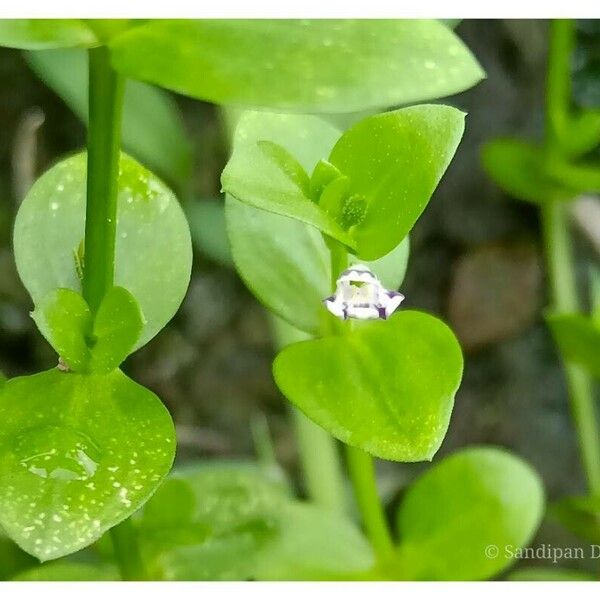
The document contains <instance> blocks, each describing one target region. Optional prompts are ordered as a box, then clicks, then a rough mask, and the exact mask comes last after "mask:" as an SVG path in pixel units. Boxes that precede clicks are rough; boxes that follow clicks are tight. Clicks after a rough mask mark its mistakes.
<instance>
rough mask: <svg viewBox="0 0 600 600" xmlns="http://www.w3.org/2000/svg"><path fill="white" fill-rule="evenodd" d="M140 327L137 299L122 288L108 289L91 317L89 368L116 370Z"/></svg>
mask: <svg viewBox="0 0 600 600" xmlns="http://www.w3.org/2000/svg"><path fill="white" fill-rule="evenodd" d="M143 327H144V317H143V315H142V313H141V311H140V305H139V304H138V302H137V300H136V299H135V298H134V297H133V296H132V295H131V294H130V293H129V292H128V291H127V290H126V289H125V288H122V287H113V288H111V289H110V290H109V291H108V292H107V293H106V295H105V296H104V298H103V299H102V302H101V303H100V307H99V308H98V312H97V313H96V317H95V319H94V327H93V329H92V339H93V345H92V356H91V363H90V370H91V371H92V372H93V373H110V372H111V371H113V370H114V369H116V368H117V367H118V366H119V365H120V364H121V363H122V362H123V361H124V360H125V359H126V358H127V356H128V355H129V353H130V352H131V351H132V350H133V348H134V347H135V343H136V342H137V340H138V339H139V337H140V334H141V332H142V329H143Z"/></svg>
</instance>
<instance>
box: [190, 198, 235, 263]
mask: <svg viewBox="0 0 600 600" xmlns="http://www.w3.org/2000/svg"><path fill="white" fill-rule="evenodd" d="M185 212H186V216H187V219H188V222H189V224H190V231H191V234H192V242H193V243H194V246H195V247H196V248H197V249H198V250H199V251H200V252H201V253H202V254H204V256H206V257H207V258H210V259H211V260H214V261H215V262H216V263H218V264H220V265H222V266H224V267H228V268H232V267H233V258H232V256H231V249H230V247H229V239H228V238H227V227H226V224H225V203H224V202H223V201H222V200H216V199H214V200H213V199H207V200H195V201H192V202H188V203H187V204H186V205H185Z"/></svg>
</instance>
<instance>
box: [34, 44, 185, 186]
mask: <svg viewBox="0 0 600 600" xmlns="http://www.w3.org/2000/svg"><path fill="white" fill-rule="evenodd" d="M25 58H26V60H27V63H28V64H29V66H30V67H31V68H32V69H33V71H34V72H35V73H36V75H38V77H40V79H41V80H42V81H43V82H44V83H45V84H46V85H47V86H49V87H50V88H52V89H53V90H54V91H55V92H56V93H57V94H58V95H59V96H60V97H61V98H62V99H63V100H64V101H65V103H66V104H67V105H68V106H69V107H70V108H71V110H72V111H73V112H74V113H75V114H76V115H77V116H78V117H79V118H80V119H81V120H82V121H84V122H85V123H87V120H88V62H87V52H86V51H85V50H79V49H61V50H52V51H47V52H27V53H25ZM122 136H123V147H124V148H125V150H126V151H127V152H130V153H131V154H132V155H133V157H134V158H136V159H137V160H139V161H140V162H141V163H143V164H144V165H145V166H146V167H148V168H149V169H150V170H151V171H153V172H155V173H157V174H158V175H160V176H161V177H164V178H165V179H166V180H167V181H169V182H171V183H172V184H178V185H182V183H183V182H184V181H185V180H186V179H187V178H188V176H189V174H190V171H191V166H192V149H191V144H190V142H189V140H188V138H187V135H186V132H185V130H184V128H183V123H182V120H181V116H180V115H179V111H178V109H177V106H176V104H175V102H174V101H173V99H172V98H171V97H170V96H169V95H167V94H166V93H165V92H163V91H162V90H159V89H156V88H154V87H152V86H149V85H146V84H144V83H141V82H139V81H131V80H128V81H127V82H126V86H125V99H124V105H123V132H122Z"/></svg>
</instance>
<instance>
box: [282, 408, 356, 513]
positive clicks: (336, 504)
mask: <svg viewBox="0 0 600 600" xmlns="http://www.w3.org/2000/svg"><path fill="white" fill-rule="evenodd" d="M292 418H293V421H294V427H295V429H296V437H297V439H298V447H299V449H300V460H301V462H302V470H303V472H304V480H305V485H306V492H307V495H308V496H309V498H311V499H312V500H313V501H314V502H316V503H317V504H319V505H320V506H322V507H324V508H327V509H329V510H332V511H336V512H346V509H347V506H346V505H347V503H346V494H345V490H344V478H343V476H342V469H341V464H340V456H339V453H338V448H337V444H336V442H335V440H334V439H333V438H332V437H331V436H330V435H329V433H327V432H326V431H325V430H324V429H323V428H322V427H319V425H317V424H316V423H313V422H312V421H311V420H310V419H309V418H308V417H306V416H304V414H302V413H301V412H300V411H299V410H297V409H296V408H293V409H292Z"/></svg>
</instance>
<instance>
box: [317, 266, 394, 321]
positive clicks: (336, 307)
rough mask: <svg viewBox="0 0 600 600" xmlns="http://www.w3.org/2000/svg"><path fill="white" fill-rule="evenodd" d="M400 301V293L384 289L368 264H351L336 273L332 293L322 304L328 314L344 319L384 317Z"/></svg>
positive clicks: (391, 311)
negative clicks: (338, 274)
mask: <svg viewBox="0 0 600 600" xmlns="http://www.w3.org/2000/svg"><path fill="white" fill-rule="evenodd" d="M402 300H404V296H403V295H402V294H400V293H399V292H393V291H390V290H386V289H385V288H384V287H383V285H381V282H380V281H379V279H377V277H376V275H375V274H374V273H373V272H372V271H371V270H370V269H369V268H368V267H365V266H364V265H353V266H352V267H350V268H349V269H346V270H345V271H344V272H343V273H342V274H341V275H340V276H339V278H338V280H337V282H336V289H335V293H334V294H333V296H329V297H328V298H325V299H324V300H323V304H325V306H326V308H327V310H328V311H329V312H330V313H331V314H332V315H335V316H336V317H339V318H340V319H344V320H346V319H363V320H364V319H387V318H388V317H389V316H390V315H391V314H392V313H393V312H394V311H395V310H396V309H397V308H398V306H400V303H401V302H402Z"/></svg>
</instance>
